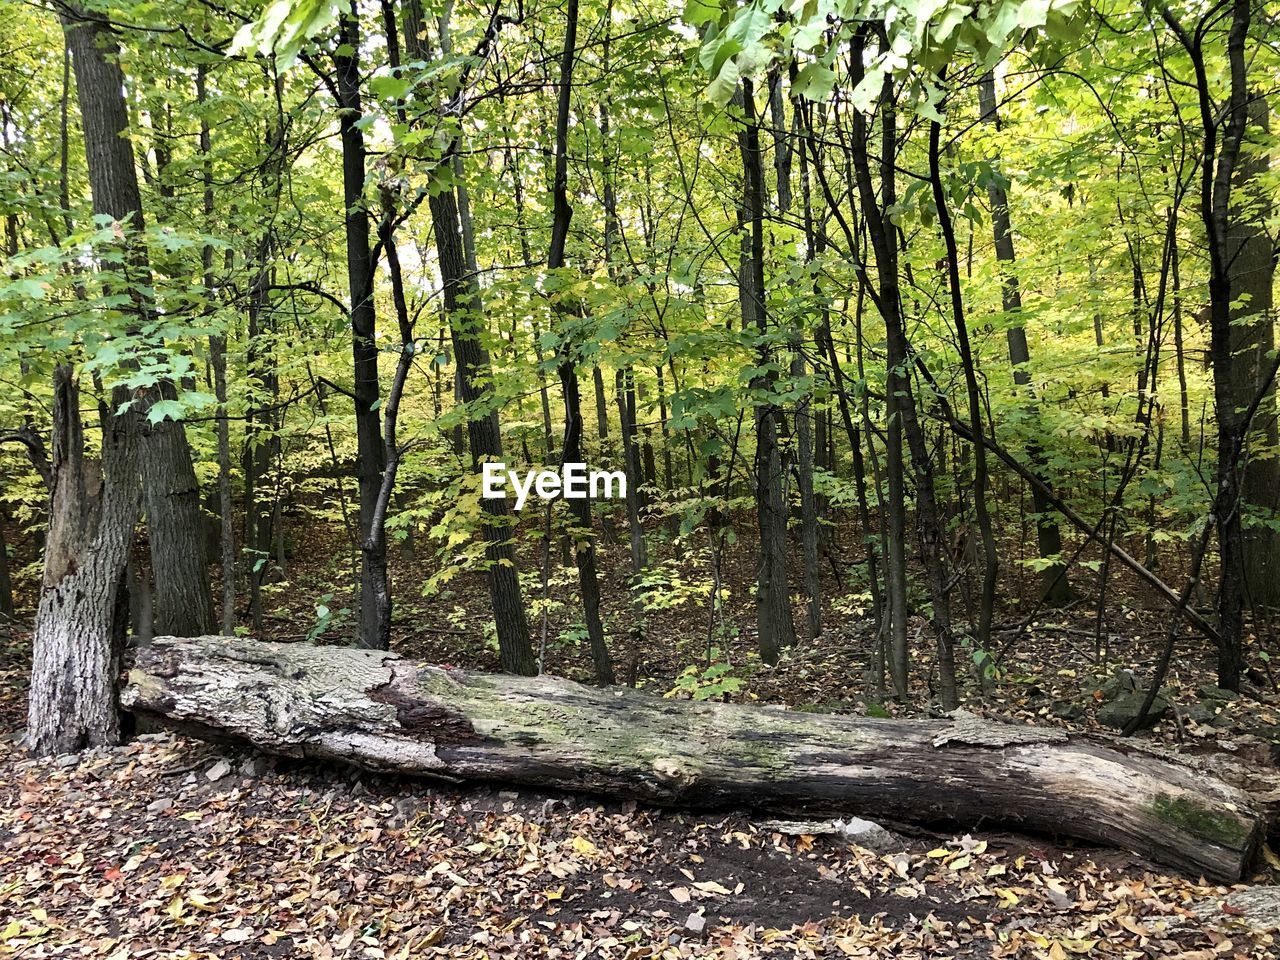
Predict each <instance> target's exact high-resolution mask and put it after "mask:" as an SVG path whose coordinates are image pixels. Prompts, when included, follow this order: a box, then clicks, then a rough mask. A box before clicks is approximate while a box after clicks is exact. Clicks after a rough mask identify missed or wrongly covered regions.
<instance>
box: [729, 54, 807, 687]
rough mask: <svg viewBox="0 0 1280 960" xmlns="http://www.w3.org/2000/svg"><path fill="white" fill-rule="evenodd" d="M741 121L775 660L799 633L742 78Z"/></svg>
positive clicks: (745, 319) (759, 618) (765, 606)
mask: <svg viewBox="0 0 1280 960" xmlns="http://www.w3.org/2000/svg"><path fill="white" fill-rule="evenodd" d="M742 105H743V109H744V114H745V117H744V119H745V124H744V125H743V127H742V129H741V130H740V131H739V133H738V149H739V152H740V153H741V154H742V169H743V178H744V181H745V182H744V185H743V204H742V207H743V218H742V219H743V226H744V227H745V228H746V230H747V236H746V238H745V242H744V244H743V251H742V257H741V260H740V265H739V270H738V299H739V302H740V304H741V308H742V325H743V328H744V329H747V330H749V331H751V332H753V333H754V334H755V335H756V336H757V337H758V338H759V347H758V349H757V360H756V364H757V366H758V368H760V369H761V370H767V371H769V372H767V373H761V374H758V375H756V376H755V377H753V378H752V382H751V389H752V393H753V394H755V396H754V398H753V402H754V404H755V426H756V457H755V478H756V490H755V493H756V528H757V531H758V533H759V538H760V551H759V557H758V560H757V564H758V566H757V573H756V643H757V645H758V646H759V649H760V659H761V660H763V661H764V662H765V663H777V662H778V658H779V657H780V656H781V655H782V651H783V649H784V648H786V647H791V646H794V645H795V642H796V628H795V621H794V618H793V616H792V612H791V587H790V584H789V583H788V578H787V512H788V510H787V501H786V494H785V490H784V488H783V480H784V479H785V472H784V469H783V464H782V451H781V448H780V445H779V443H778V433H779V426H780V425H781V421H782V410H781V409H780V408H779V407H778V405H777V404H776V403H775V402H774V400H773V397H772V394H773V392H774V389H775V384H776V382H777V373H776V371H775V370H774V367H773V363H774V360H773V349H772V347H771V346H770V343H769V336H770V334H769V316H768V311H767V309H766V306H765V280H764V163H763V161H762V158H761V149H760V122H759V118H758V117H757V116H756V108H755V91H754V89H753V88H752V84H751V81H750V80H747V79H745V78H744V79H743V81H742Z"/></svg>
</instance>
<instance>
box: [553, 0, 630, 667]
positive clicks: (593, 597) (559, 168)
mask: <svg viewBox="0 0 1280 960" xmlns="http://www.w3.org/2000/svg"><path fill="white" fill-rule="evenodd" d="M565 22H566V27H565V35H564V49H563V51H562V53H561V55H560V81H559V90H558V96H557V100H556V131H555V133H556V137H555V179H554V182H553V185H552V190H551V193H552V197H551V248H550V251H549V252H548V254H547V270H548V271H555V270H559V269H561V268H562V267H563V266H564V264H565V244H566V243H567V241H568V239H569V222H570V220H571V219H572V218H573V208H572V207H571V206H570V205H569V108H570V96H571V94H572V88H573V66H574V62H575V60H576V58H577V53H578V51H577V42H578V0H569V3H568V7H567V8H566V10H565ZM557 309H558V310H561V311H563V306H558V308H557ZM577 352H578V350H577V345H576V344H574V343H572V342H570V340H569V338H568V337H567V336H566V337H565V338H564V339H563V340H562V342H561V344H560V346H559V348H558V354H559V355H558V358H557V364H556V371H557V373H558V374H559V377H560V387H561V390H562V391H563V392H564V444H563V446H562V448H561V450H562V454H561V462H562V463H581V462H582V396H581V390H580V388H579V384H578V368H577V356H576V354H577ZM569 509H570V511H571V512H572V514H573V518H574V524H575V526H576V528H577V529H576V530H575V532H574V539H575V541H576V542H575V549H574V559H575V561H576V563H577V567H578V585H579V589H580V591H581V593H582V614H583V618H584V619H585V620H586V624H587V636H588V638H589V640H590V643H591V657H592V660H594V661H595V670H596V680H597V681H599V682H600V683H602V684H612V683H614V673H613V663H612V661H611V660H610V658H609V648H608V646H607V644H606V642H605V636H604V623H603V621H602V620H601V619H600V580H599V576H598V574H597V573H596V546H595V538H594V536H593V534H592V531H591V501H590V500H589V499H587V498H586V497H581V498H578V499H574V500H570V501H569Z"/></svg>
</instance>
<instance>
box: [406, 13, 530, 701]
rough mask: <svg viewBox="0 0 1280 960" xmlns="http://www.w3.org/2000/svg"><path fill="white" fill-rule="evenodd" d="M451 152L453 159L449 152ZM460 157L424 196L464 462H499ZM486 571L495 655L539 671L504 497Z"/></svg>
mask: <svg viewBox="0 0 1280 960" xmlns="http://www.w3.org/2000/svg"><path fill="white" fill-rule="evenodd" d="M402 9H403V11H404V30H403V32H404V43H405V50H406V51H407V52H408V54H409V56H410V57H411V58H412V59H414V60H420V61H423V62H428V61H430V60H431V51H430V49H429V48H428V47H427V43H426V38H425V32H426V27H425V23H424V20H423V11H422V5H421V3H420V0H408V2H406V3H405V4H404V6H403V8H402ZM447 16H448V14H447V13H446V15H445V19H443V20H442V21H441V25H440V30H441V39H442V43H444V44H447V43H448V20H447ZM455 159H460V158H458V157H455ZM462 174H463V170H462V168H461V165H460V164H455V165H454V175H455V178H456V186H455V188H454V189H445V190H441V191H439V192H437V193H436V194H435V195H434V196H432V197H430V198H429V200H428V205H429V207H430V210H431V225H432V231H433V234H434V236H435V240H436V255H437V259H438V260H439V263H440V277H441V280H442V281H443V284H444V291H443V293H444V307H445V315H446V318H447V320H448V324H449V335H450V339H451V342H452V344H453V353H454V365H455V369H456V372H457V376H456V384H457V390H458V400H459V401H460V402H461V403H463V404H465V405H466V407H467V441H468V446H469V447H470V451H471V466H472V469H473V470H476V471H479V469H480V467H481V465H482V464H483V463H485V462H487V461H492V462H495V463H501V462H503V451H502V428H501V424H500V423H499V420H498V410H497V408H496V407H495V406H494V404H493V388H492V386H491V380H492V371H491V369H490V357H489V351H488V349H487V348H486V347H485V345H484V342H483V341H482V340H481V336H480V335H481V331H482V329H483V323H484V315H483V313H482V311H481V309H480V308H481V302H480V288H479V281H478V279H477V276H478V273H479V270H478V263H477V261H476V254H475V247H474V242H473V241H472V240H471V215H470V207H469V202H468V200H467V195H466V190H465V186H464V185H463V177H462ZM482 509H483V510H484V512H485V515H486V516H485V524H484V537H485V561H486V568H485V579H486V581H487V583H488V587H489V601H490V603H491V605H492V607H493V619H494V626H495V627H496V629H497V634H498V658H499V661H500V663H501V664H502V669H503V670H505V671H507V672H508V673H518V674H525V675H530V674H534V673H537V672H538V663H537V660H536V659H535V657H534V652H533V645H532V643H531V642H530V639H529V621H528V617H527V615H526V613H525V607H524V598H523V596H522V595H521V590H520V576H519V572H518V570H517V568H516V553H515V547H514V545H513V543H512V527H513V523H514V521H513V518H512V515H511V506H510V501H509V500H506V499H484V500H482Z"/></svg>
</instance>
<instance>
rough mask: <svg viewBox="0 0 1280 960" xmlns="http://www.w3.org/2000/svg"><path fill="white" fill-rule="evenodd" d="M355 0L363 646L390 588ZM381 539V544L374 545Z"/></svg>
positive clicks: (346, 172) (348, 75)
mask: <svg viewBox="0 0 1280 960" xmlns="http://www.w3.org/2000/svg"><path fill="white" fill-rule="evenodd" d="M359 17H360V15H359V11H358V10H357V9H356V4H355V3H354V2H352V3H351V5H350V9H348V10H346V11H344V12H343V13H342V14H341V17H340V22H341V27H340V29H339V32H338V44H339V46H338V51H339V52H337V53H335V54H334V57H333V62H334V66H335V67H336V72H337V89H338V101H339V102H338V126H339V130H340V133H341V137H342V207H343V210H344V211H345V229H346V245H347V283H348V285H349V287H350V297H351V301H350V304H351V305H350V315H351V355H352V369H353V371H354V390H353V393H354V394H355V412H356V478H357V481H358V483H359V487H360V557H361V565H360V621H359V623H360V626H359V633H358V639H359V642H360V643H361V644H362V645H364V646H370V647H372V646H375V645H376V644H378V643H379V642H380V641H379V635H380V631H379V626H378V611H379V603H378V597H380V596H382V595H384V594H389V592H390V587H389V585H388V582H387V555H386V549H385V542H384V541H383V540H382V538H378V537H373V536H371V534H372V526H371V525H372V523H373V517H374V514H375V513H376V512H377V508H378V494H379V491H380V490H381V489H382V471H383V469H384V468H385V466H386V464H385V460H384V447H383V443H382V422H381V417H380V415H379V413H378V399H379V393H380V391H379V387H378V344H377V341H376V340H375V331H376V328H377V313H376V312H375V310H374V302H373V273H374V262H373V256H372V252H371V250H370V248H369V212H368V210H367V209H366V205H365V200H364V181H365V144H364V131H363V129H362V127H361V125H360V121H361V119H362V118H363V108H362V106H361V98H360V19H359ZM379 544H384V546H383V549H382V550H381V552H379V550H378V545H379Z"/></svg>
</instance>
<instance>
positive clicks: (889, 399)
mask: <svg viewBox="0 0 1280 960" xmlns="http://www.w3.org/2000/svg"><path fill="white" fill-rule="evenodd" d="M860 36H862V35H860ZM856 55H857V57H858V59H857V63H856V65H855V69H856V70H858V71H861V59H860V56H861V54H860V53H857V54H856ZM893 95H894V93H893V84H892V82H891V81H890V80H889V79H888V78H887V77H886V79H885V82H884V85H883V88H882V92H881V97H880V108H881V133H880V136H881V141H880V142H881V152H880V157H879V167H880V186H881V192H880V197H879V199H877V197H876V193H875V188H874V184H873V182H872V178H871V170H870V163H869V160H868V156H867V124H866V119H865V118H864V117H863V115H862V114H861V113H855V115H854V121H853V166H854V170H855V172H856V174H857V183H858V192H859V195H860V197H861V199H862V207H863V215H864V216H865V217H866V219H867V231H868V235H869V237H870V240H871V246H872V249H873V250H874V252H875V261H876V278H877V281H878V287H879V290H878V299H877V306H878V307H879V308H880V314H881V316H882V317H883V319H884V324H885V342H886V346H887V354H886V355H887V363H888V366H889V370H888V377H887V383H886V404H885V406H886V416H887V418H888V419H889V424H888V427H887V432H888V437H889V442H888V443H887V444H886V453H887V455H888V459H889V499H890V501H891V502H890V505H889V507H890V511H891V512H890V533H889V538H890V549H891V550H892V549H893V548H894V541H896V540H901V539H902V538H903V537H904V536H905V533H904V530H903V527H904V526H905V521H904V519H903V518H902V517H901V514H902V513H904V512H905V506H904V503H905V490H904V488H903V480H904V478H903V476H902V472H903V471H902V469H901V465H902V464H903V463H904V458H903V452H902V439H905V440H906V442H907V446H908V448H909V449H910V451H911V469H912V473H913V474H914V476H915V481H916V532H917V534H918V536H919V538H920V546H921V554H922V558H923V560H924V569H925V579H926V582H927V584H928V589H929V599H930V601H931V602H932V605H933V610H932V616H931V620H932V623H933V629H934V635H935V637H936V639H937V644H938V687H939V699H940V700H941V702H942V705H943V706H944V707H946V708H947V709H951V708H954V707H955V705H956V703H957V700H958V695H957V691H956V678H955V660H954V651H953V638H952V633H951V610H950V599H949V596H948V592H947V577H946V571H945V569H944V567H943V561H942V549H943V548H942V524H941V518H940V517H939V515H938V504H937V498H936V495H935V489H934V465H933V458H932V456H931V454H930V452H929V450H928V447H927V444H926V442H925V435H924V427H923V425H922V424H921V422H920V417H919V415H918V411H917V405H916V399H915V393H914V390H913V388H912V383H911V368H912V366H913V365H914V363H915V353H914V351H913V349H912V347H911V343H910V340H909V338H908V336H907V328H906V320H905V318H904V316H903V311H902V296H901V287H900V280H899V276H898V250H897V238H896V236H895V234H894V228H893V225H892V223H891V222H890V220H889V214H888V211H889V210H890V209H892V207H893V205H894V204H895V203H896V202H897V200H896V192H895V189H894V187H895V177H896V166H895V162H896V161H895V155H896V149H897V148H896V144H897V140H896V136H897V134H896V117H895V106H894V103H893ZM899 425H900V426H899ZM895 475H896V476H895ZM895 513H896V514H899V516H897V517H895V516H894V514H895ZM899 549H901V548H899ZM897 559H898V558H895V557H892V556H891V567H890V575H891V576H892V575H895V574H898V573H899V572H900V571H901V572H903V573H905V563H904V564H903V565H902V566H898V564H897V563H893V562H892V561H894V560H897ZM905 593H906V584H905V583H903V584H901V585H900V586H898V587H897V588H895V589H891V590H890V594H889V596H890V602H891V605H892V606H893V607H894V608H895V609H894V610H893V614H894V616H893V618H892V623H893V629H894V650H893V654H894V656H893V662H894V663H895V664H896V670H895V675H894V685H895V687H897V688H899V689H901V686H902V684H903V683H905V677H901V676H900V675H901V673H902V672H903V670H904V668H905V666H906V664H905V663H904V662H903V657H905V655H906V653H905V650H904V649H903V648H904V647H905V630H906V623H905V618H906V609H905V607H906V596H905Z"/></svg>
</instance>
